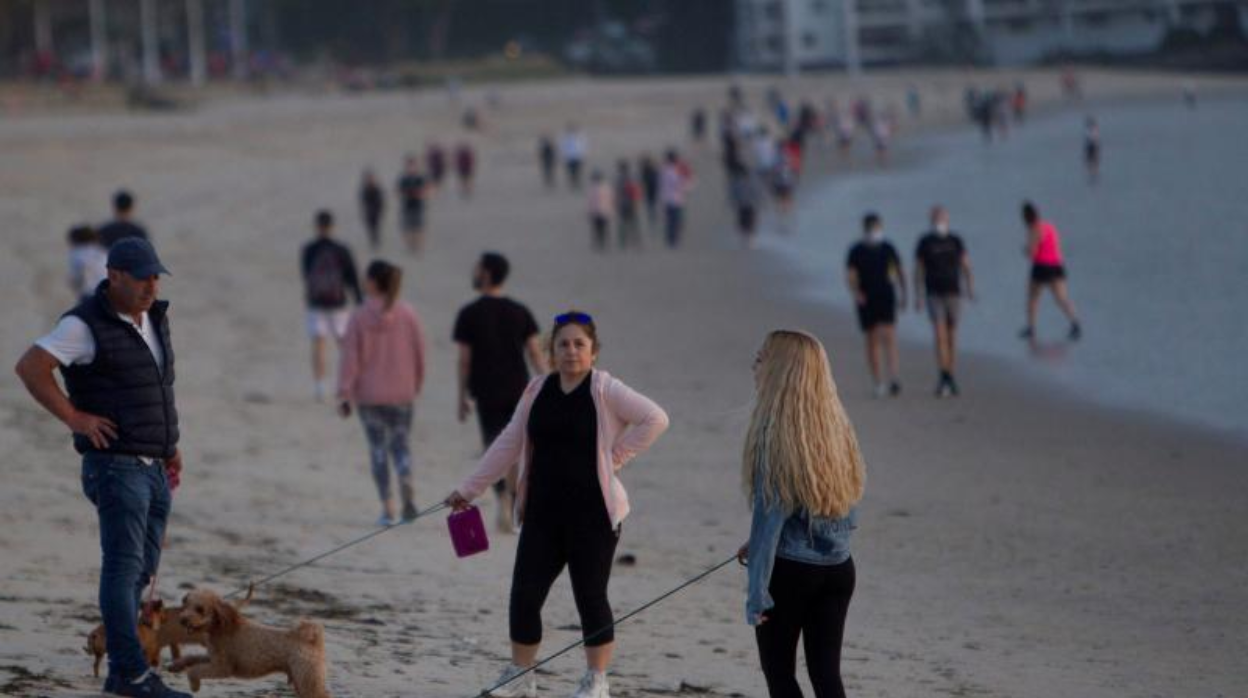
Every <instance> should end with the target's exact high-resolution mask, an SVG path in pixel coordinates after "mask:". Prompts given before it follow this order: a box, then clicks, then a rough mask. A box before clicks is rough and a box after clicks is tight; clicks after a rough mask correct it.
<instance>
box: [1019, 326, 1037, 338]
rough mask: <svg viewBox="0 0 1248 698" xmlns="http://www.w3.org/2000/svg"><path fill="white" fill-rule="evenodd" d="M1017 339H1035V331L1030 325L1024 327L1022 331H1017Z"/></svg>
mask: <svg viewBox="0 0 1248 698" xmlns="http://www.w3.org/2000/svg"><path fill="white" fill-rule="evenodd" d="M1018 338H1019V339H1035V338H1036V331H1035V330H1034V329H1032V327H1031V325H1028V326H1026V327H1024V328H1023V329H1021V330H1019V332H1018Z"/></svg>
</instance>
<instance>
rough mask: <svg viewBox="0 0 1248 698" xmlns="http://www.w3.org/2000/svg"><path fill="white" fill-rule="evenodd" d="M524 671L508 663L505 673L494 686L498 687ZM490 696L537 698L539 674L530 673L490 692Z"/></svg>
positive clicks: (499, 697) (498, 697)
mask: <svg viewBox="0 0 1248 698" xmlns="http://www.w3.org/2000/svg"><path fill="white" fill-rule="evenodd" d="M522 671H524V669H523V668H522V667H518V666H516V665H515V664H510V663H508V664H507V666H506V667H505V668H504V669H503V672H502V673H501V674H499V675H498V680H496V681H495V682H494V684H495V685H497V684H499V683H502V682H503V681H507V680H508V679H510V678H512V677H514V676H516V675H517V674H519V673H520V672H522ZM489 695H490V696H493V698H537V672H535V671H530V672H529V673H527V674H525V675H524V676H522V677H520V678H518V679H516V680H515V681H511V682H509V683H507V684H504V685H502V686H499V687H498V688H496V689H494V690H492V691H490V692H489Z"/></svg>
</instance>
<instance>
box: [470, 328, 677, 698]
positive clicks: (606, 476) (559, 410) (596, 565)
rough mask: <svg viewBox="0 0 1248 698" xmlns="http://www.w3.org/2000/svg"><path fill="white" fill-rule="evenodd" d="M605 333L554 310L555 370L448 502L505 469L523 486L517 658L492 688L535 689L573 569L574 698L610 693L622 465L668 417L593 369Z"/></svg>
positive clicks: (522, 692) (602, 697)
mask: <svg viewBox="0 0 1248 698" xmlns="http://www.w3.org/2000/svg"><path fill="white" fill-rule="evenodd" d="M598 348H599V345H598V330H597V327H596V326H595V325H594V321H593V319H592V318H591V317H590V316H589V315H586V314H585V313H581V312H576V311H570V312H567V313H564V314H562V315H558V316H556V317H555V322H554V329H553V330H552V331H551V340H550V353H551V365H553V366H554V367H555V368H556V369H557V370H556V372H554V373H551V374H548V375H545V376H541V377H538V378H536V379H534V380H533V381H532V382H531V383H529V386H528V388H526V389H525V391H524V395H523V396H522V397H521V398H520V403H519V405H517V406H516V410H515V412H514V413H513V414H512V417H511V422H510V423H508V424H507V427H506V428H504V429H503V432H502V433H501V434H499V436H498V438H497V439H495V441H494V443H493V444H492V445H491V446H490V448H489V450H488V451H486V453H485V455H484V456H483V457H482V458H481V464H480V465H479V466H478V467H477V470H476V472H474V473H473V474H472V475H469V476H468V477H467V478H465V479H464V481H463V482H462V483H460V485H459V487H458V488H457V489H456V490H455V491H454V492H452V493H451V495H450V496H449V497H447V499H446V501H447V504H449V505H451V506H452V507H453V508H454V509H456V510H463V509H466V508H467V507H468V503H469V502H470V501H472V500H473V499H476V498H477V497H478V496H480V495H481V493H483V492H485V490H486V489H488V488H489V487H490V485H491V484H493V483H494V482H496V481H497V480H498V479H499V478H500V477H502V476H503V474H504V473H506V472H507V470H508V469H509V468H511V467H512V466H513V465H515V464H517V463H519V466H520V467H519V476H518V478H517V483H516V510H515V517H516V520H517V522H522V523H523V524H524V526H523V528H521V529H520V541H519V543H518V544H517V547H516V565H515V569H514V571H513V572H512V580H511V602H510V626H511V664H509V665H508V666H507V667H506V668H504V669H503V672H502V675H501V676H500V678H499V681H500V682H503V681H510V680H512V679H516V680H515V681H513V682H510V683H507V684H506V685H504V686H502V687H500V688H498V689H496V690H494V691H491V693H490V695H492V696H497V697H500V698H506V697H507V696H536V695H537V683H536V675H535V674H533V673H532V672H528V673H527V674H525V675H524V677H523V679H520V678H518V677H519V675H520V674H522V673H524V672H526V671H527V670H528V668H529V667H531V666H532V665H533V663H534V661H535V660H536V659H537V651H538V647H539V645H540V643H541V640H542V616H541V614H542V605H543V604H544V603H545V601H546V595H547V593H548V592H549V591H550V587H551V585H552V584H554V582H555V578H556V577H558V576H559V573H560V572H561V571H562V570H563V568H564V567H565V566H566V567H567V568H568V576H569V577H570V578H571V580H572V595H573V597H574V598H575V599H576V608H577V611H578V612H579V613H580V616H581V632H582V633H583V636H584V638H585V659H586V664H587V665H588V666H587V670H586V672H585V675H584V676H583V677H582V679H581V683H580V686H579V687H578V688H577V691H576V693H575V698H608V697H609V693H608V687H607V677H606V672H607V666H608V665H609V664H610V662H611V653H612V650H613V649H614V646H615V643H614V635H613V634H612V632H611V630H610V627H611V625H612V624H613V618H612V615H611V604H610V602H609V601H608V599H607V582H608V581H609V579H610V577H611V563H612V560H613V558H614V556H615V546H616V543H617V542H618V540H619V536H620V522H622V521H623V520H624V517H626V516H628V495H627V493H625V491H624V486H623V485H622V484H620V479H619V476H618V474H619V472H620V469H621V468H623V467H624V465H625V464H626V463H628V462H629V461H630V460H632V459H633V458H634V457H636V456H637V455H638V454H640V453H642V452H643V451H645V450H646V449H647V448H649V447H650V445H651V444H652V443H654V441H655V439H657V438H659V435H660V434H662V433H663V432H664V430H666V429H667V424H668V421H667V414H666V413H665V412H664V411H663V410H662V408H660V407H659V406H658V405H656V404H654V403H653V402H651V401H650V399H648V398H646V397H645V396H644V395H641V394H639V393H637V392H635V391H633V390H632V389H631V388H629V387H628V386H627V385H624V383H623V382H621V381H620V380H618V379H616V378H612V377H611V375H610V374H608V373H607V372H606V371H600V370H598V369H595V368H594V363H595V361H596V360H597V358H598Z"/></svg>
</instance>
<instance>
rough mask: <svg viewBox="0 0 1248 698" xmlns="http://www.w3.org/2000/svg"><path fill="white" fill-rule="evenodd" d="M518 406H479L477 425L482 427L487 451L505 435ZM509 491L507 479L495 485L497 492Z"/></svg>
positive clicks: (483, 441)
mask: <svg viewBox="0 0 1248 698" xmlns="http://www.w3.org/2000/svg"><path fill="white" fill-rule="evenodd" d="M515 409H516V406H515V405H514V404H513V405H511V406H503V407H497V406H490V405H480V404H478V405H477V424H478V425H479V426H480V427H481V444H482V445H483V446H485V447H486V448H487V449H488V448H489V447H490V444H492V443H494V439H497V438H498V435H499V434H501V433H503V428H504V427H506V426H507V422H509V421H511V413H512V412H514V411H515ZM506 490H507V478H505V477H504V478H502V479H501V480H499V481H498V482H496V483H494V491H495V492H505V491H506Z"/></svg>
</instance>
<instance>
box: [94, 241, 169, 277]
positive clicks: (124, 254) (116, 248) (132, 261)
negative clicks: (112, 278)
mask: <svg viewBox="0 0 1248 698" xmlns="http://www.w3.org/2000/svg"><path fill="white" fill-rule="evenodd" d="M108 268H109V269H116V270H118V271H124V272H126V273H127V274H129V275H130V276H133V277H134V278H136V279H150V278H152V277H153V276H159V275H160V274H168V273H169V270H168V269H166V268H165V265H163V264H161V263H160V258H159V257H157V256H156V250H155V249H154V248H153V247H152V243H150V242H148V241H147V240H144V239H143V238H138V237H131V238H122V239H121V240H118V241H117V242H115V243H113V246H112V247H110V248H109V250H108Z"/></svg>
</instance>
